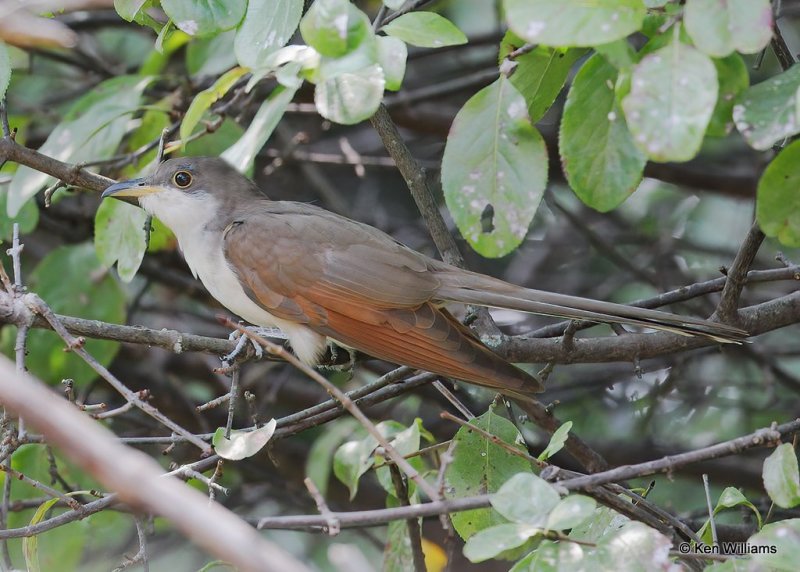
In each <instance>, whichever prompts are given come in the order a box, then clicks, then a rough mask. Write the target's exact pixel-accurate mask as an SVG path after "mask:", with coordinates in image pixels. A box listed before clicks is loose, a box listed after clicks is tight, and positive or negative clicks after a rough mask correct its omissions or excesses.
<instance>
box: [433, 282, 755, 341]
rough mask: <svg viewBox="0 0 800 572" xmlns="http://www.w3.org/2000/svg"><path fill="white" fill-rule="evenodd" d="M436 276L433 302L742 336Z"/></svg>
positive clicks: (640, 312) (650, 313)
mask: <svg viewBox="0 0 800 572" xmlns="http://www.w3.org/2000/svg"><path fill="white" fill-rule="evenodd" d="M437 274H438V277H439V278H440V280H441V286H440V287H439V289H438V290H437V297H439V298H441V299H442V300H446V301H451V302H461V303H464V304H475V305H478V306H490V307H495V308H505V309H509V310H520V311H522V312H531V313H533V314H542V315H545V316H555V317H559V318H567V319H571V320H588V321H590V322H606V323H608V322H611V323H618V324H627V325H631V326H639V327H643V328H653V329H656V330H664V331H667V332H672V333H675V334H680V335H682V336H698V335H699V336H705V337H707V338H711V339H712V340H715V341H717V342H721V343H741V342H742V340H744V339H745V338H747V336H748V333H747V332H746V331H744V330H742V329H740V328H737V327H735V326H729V325H727V324H721V323H719V322H711V321H709V320H702V319H699V318H692V317H690V316H678V315H676V314H670V313H667V312H660V311H658V310H648V309H646V308H636V307H634V306H625V305H624V304H614V303H613V302H601V301H599V300H590V299H588V298H580V297H577V296H568V295H566V294H556V293H554V292H545V291H542V290H533V289H530V288H523V287H521V286H516V285H514V284H509V283H508V282H503V281H502V280H498V279H496V278H492V277H490V276H484V275H483V274H477V273H474V272H469V271H466V270H460V269H456V268H453V267H446V268H443V269H441V270H440V271H439V272H438V273H437Z"/></svg>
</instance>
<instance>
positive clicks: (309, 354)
mask: <svg viewBox="0 0 800 572" xmlns="http://www.w3.org/2000/svg"><path fill="white" fill-rule="evenodd" d="M102 197H103V198H107V197H114V198H118V199H122V200H126V201H129V202H130V201H138V204H139V206H140V207H142V208H143V209H144V210H145V211H147V212H148V213H149V214H150V215H153V216H155V217H157V218H158V219H159V220H160V221H162V222H163V223H164V224H165V225H166V226H167V227H169V228H170V230H172V232H173V234H174V235H175V237H176V238H177V241H178V244H179V247H180V249H181V250H182V252H183V255H184V258H185V260H186V263H187V264H188V266H189V268H190V270H191V271H192V273H193V274H194V276H195V277H196V278H199V279H200V281H201V282H202V283H203V285H204V286H205V287H206V289H207V290H208V292H209V293H210V294H211V296H212V297H214V298H215V299H216V300H217V301H218V302H220V303H221V304H222V305H223V306H225V307H226V308H227V309H228V310H230V311H231V312H233V313H234V314H236V315H238V316H239V317H240V318H242V319H243V320H245V321H247V322H249V323H251V324H253V325H255V326H262V327H278V328H280V329H281V330H282V331H283V332H284V334H285V335H286V336H287V339H288V341H289V344H290V345H291V348H292V350H293V352H294V353H295V355H296V356H297V357H298V358H299V359H300V360H301V361H303V362H305V363H306V364H309V365H315V364H317V363H318V361H319V360H320V358H321V356H322V355H323V354H324V353H325V351H326V349H327V347H328V342H329V340H331V341H334V342H335V343H337V344H340V345H342V346H344V347H346V348H351V349H355V350H358V351H361V352H363V353H366V354H368V355H370V356H372V357H375V358H379V359H383V360H386V361H389V362H393V363H399V364H403V365H407V366H411V367H413V368H415V369H421V370H426V371H430V372H433V373H436V374H438V375H441V376H444V377H448V378H454V379H457V380H461V381H465V382H468V383H472V384H476V385H480V386H483V387H487V388H490V389H493V390H495V391H499V392H501V393H505V394H508V395H511V396H530V395H531V394H535V393H538V392H541V391H543V390H544V387H543V385H542V383H541V381H540V380H539V379H538V378H537V377H536V376H535V375H533V374H529V373H527V372H525V371H524V370H522V369H521V368H518V367H517V366H515V365H513V364H511V363H509V362H508V361H506V360H505V359H504V358H502V357H501V356H499V355H498V354H496V353H494V352H493V351H492V350H491V349H489V348H488V347H487V346H485V345H484V344H483V343H482V342H481V341H480V340H479V339H478V337H477V336H476V335H475V334H474V333H473V332H472V331H471V330H470V329H469V328H467V327H466V326H464V325H463V324H462V323H461V322H459V321H458V320H457V319H456V318H455V317H454V316H453V315H452V314H451V313H450V312H449V311H448V310H447V308H446V307H445V305H446V304H448V303H453V302H456V303H461V304H470V305H477V306H487V307H494V308H506V309H512V310H518V311H522V312H530V313H535V314H543V315H547V316H556V317H560V318H567V319H572V320H588V321H591V322H606V323H619V324H625V325H631V326H638V327H644V328H653V329H656V330H666V331H668V332H673V333H676V334H681V335H689V336H695V335H699V336H704V337H706V338H710V339H712V340H714V341H717V342H723V343H724V342H734V343H735V342H740V341H742V340H743V339H745V338H746V337H747V335H748V334H747V332H745V331H744V330H741V329H739V328H737V327H734V326H731V325H727V324H723V323H718V322H712V321H709V320H703V319H699V318H694V317H688V316H679V315H675V314H670V313H667V312H662V311H657V310H649V309H644V308H636V307H632V306H626V305H623V304H615V303H611V302H604V301H598V300H591V299H588V298H581V297H577V296H570V295H566V294H559V293H554V292H547V291H542V290H534V289H530V288H525V287H522V286H517V285H515V284H511V283H508V282H505V281H503V280H500V279H498V278H494V277H491V276H487V275H484V274H479V273H476V272H471V271H469V270H465V269H462V268H458V267H456V266H453V265H450V264H447V263H445V262H442V261H439V260H436V259H434V258H431V257H429V256H426V255H424V254H422V253H420V252H417V251H415V250H413V249H411V248H409V247H407V246H405V245H403V244H402V243H400V242H398V241H397V240H395V239H394V238H392V237H391V236H390V235H388V234H386V233H384V232H383V231H381V230H378V229H376V228H374V227H372V226H369V225H367V224H364V223H360V222H357V221H354V220H351V219H349V218H346V217H344V216H341V215H338V214H335V213H332V212H330V211H327V210H325V209H323V208H321V207H318V206H315V205H312V204H307V203H302V202H294V201H273V200H270V199H269V198H268V197H267V195H266V194H265V193H263V192H262V191H261V190H260V189H259V187H258V186H256V184H255V183H254V182H253V181H251V180H250V179H248V178H247V177H245V176H243V175H242V174H240V173H239V172H238V171H237V170H236V169H234V168H233V167H232V166H230V165H229V164H228V163H226V162H225V161H224V160H223V159H221V158H218V157H178V158H171V159H168V160H166V161H163V162H162V163H160V164H159V165H158V167H157V168H156V170H155V171H154V172H153V174H152V175H150V176H148V177H144V178H138V179H132V180H127V181H122V182H118V183H116V184H112V185H111V186H109V187H108V188H107V189H106V190H105V191H104V192H103V193H102Z"/></svg>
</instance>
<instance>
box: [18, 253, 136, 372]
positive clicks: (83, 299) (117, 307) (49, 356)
mask: <svg viewBox="0 0 800 572" xmlns="http://www.w3.org/2000/svg"><path fill="white" fill-rule="evenodd" d="M28 287H29V289H30V291H31V292H36V293H37V294H38V295H39V296H41V298H42V299H43V300H44V301H45V302H47V303H48V304H49V305H50V307H51V308H52V309H53V311H54V312H55V313H57V314H65V315H68V316H76V317H80V318H86V319H90V320H101V321H103V322H110V323H115V324H118V323H121V322H124V320H125V293H124V292H123V291H122V289H121V288H120V287H119V284H117V282H116V281H115V280H114V279H113V278H112V277H111V276H109V274H108V272H107V271H106V270H105V269H104V268H103V266H102V265H101V264H100V261H99V260H98V259H97V255H96V254H95V250H94V246H93V245H92V244H90V243H83V244H78V245H74V246H61V247H58V248H55V249H53V250H51V251H50V252H49V253H48V255H47V256H45V257H44V258H43V259H42V260H41V262H39V264H38V266H37V267H36V268H35V269H34V270H33V272H31V275H30V277H29V279H28ZM13 347H14V332H13V328H10V327H6V328H4V329H3V349H4V352H5V353H6V354H7V355H13ZM84 347H85V349H86V351H87V352H89V353H90V354H92V356H94V357H95V359H96V360H97V361H98V362H99V363H100V364H101V365H103V366H108V365H109V364H110V363H111V360H112V359H113V358H114V356H115V355H116V353H117V350H119V343H118V342H111V341H107V340H97V339H91V338H89V339H87V340H86V343H85V345H84ZM27 365H28V368H29V369H30V370H31V373H33V374H34V375H35V376H37V377H39V378H40V379H43V380H45V381H48V382H52V383H58V382H60V381H61V380H62V379H65V378H72V379H74V380H75V381H76V383H78V384H82V383H83V382H88V381H89V380H91V379H94V378H95V375H96V374H95V373H94V371H93V370H92V369H91V368H90V367H89V366H88V365H86V363H85V362H84V361H83V360H82V359H81V358H80V357H78V356H76V355H75V354H74V353H72V352H66V351H64V341H63V340H62V339H61V338H60V337H58V336H57V335H56V334H55V333H53V332H50V331H44V330H34V331H31V332H30V333H29V334H28V360H27Z"/></svg>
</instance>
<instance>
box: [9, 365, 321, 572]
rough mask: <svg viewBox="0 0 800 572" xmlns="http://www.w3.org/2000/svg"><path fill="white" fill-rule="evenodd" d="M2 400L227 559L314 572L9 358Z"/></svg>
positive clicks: (103, 478) (258, 570)
mask: <svg viewBox="0 0 800 572" xmlns="http://www.w3.org/2000/svg"><path fill="white" fill-rule="evenodd" d="M0 401H2V402H3V404H4V405H5V406H6V407H8V408H9V409H10V410H12V411H14V412H15V413H16V414H17V415H20V416H24V417H25V418H26V419H27V420H28V421H29V422H30V423H31V424H32V425H33V426H34V427H36V428H37V429H38V430H39V431H41V432H42V433H43V434H44V435H45V436H46V438H47V440H48V442H50V443H52V444H53V445H55V446H57V447H59V448H60V449H61V450H62V451H63V453H64V454H65V455H66V456H67V457H68V458H69V459H70V460H71V461H72V462H73V463H75V464H76V465H78V466H80V467H83V468H84V470H86V471H87V472H88V473H89V474H91V475H92V476H93V477H94V478H95V479H97V480H98V481H99V482H100V483H102V484H103V486H105V487H108V488H109V489H111V490H115V491H117V492H118V493H119V498H120V500H122V501H123V502H126V503H128V504H131V505H132V506H135V507H137V508H139V509H141V510H143V511H145V512H152V513H154V514H158V515H161V516H163V517H165V518H167V519H169V520H170V521H172V522H173V523H174V524H175V525H176V526H177V527H178V528H179V529H180V530H182V531H183V532H184V533H185V534H186V535H187V536H188V537H189V538H191V539H192V540H194V541H195V542H197V543H198V544H199V545H201V546H203V547H204V548H205V549H207V550H208V551H209V552H211V553H213V554H215V555H217V556H218V557H219V558H222V559H224V560H227V561H229V562H231V563H232V564H234V565H235V566H236V567H238V568H240V569H242V570H249V571H253V572H262V571H272V570H275V571H281V572H288V571H296V572H301V571H302V572H306V571H307V570H308V568H307V567H306V566H305V565H303V564H302V563H300V562H298V561H297V560H295V559H294V557H292V556H290V555H289V554H288V553H286V552H285V551H284V550H283V549H282V548H280V547H279V546H277V545H275V544H272V543H270V542H267V541H266V540H264V539H262V538H261V537H260V536H259V535H258V534H256V533H255V532H254V531H253V529H252V528H251V527H250V526H248V525H246V524H245V523H244V522H243V521H242V520H241V519H239V518H238V517H237V516H235V515H233V514H232V513H231V512H229V511H228V510H227V509H225V508H223V507H222V506H220V505H218V504H209V503H208V499H207V498H206V497H205V496H204V495H202V494H201V493H199V492H198V491H195V490H193V489H192V488H191V487H187V486H186V485H184V484H183V483H182V482H180V481H178V480H177V479H174V478H168V477H164V476H163V475H162V469H161V467H160V466H159V465H158V463H156V462H155V461H154V460H153V459H151V458H150V457H148V456H147V455H145V454H144V453H141V452H139V451H136V450H133V449H130V448H129V447H126V446H124V445H122V444H120V443H119V442H118V441H117V437H116V435H114V434H113V433H111V431H109V430H107V429H105V428H103V427H101V426H100V425H99V424H98V423H96V422H94V421H91V420H90V419H88V418H87V417H86V416H85V415H83V414H82V413H80V412H78V411H76V410H75V409H74V407H73V406H71V405H70V404H68V403H66V402H65V401H64V400H63V399H61V398H59V397H57V396H56V395H54V394H53V392H51V391H49V390H48V389H47V388H46V387H45V386H44V385H43V384H42V383H41V382H40V381H38V380H37V379H35V378H33V377H32V376H30V375H25V376H22V375H19V374H18V373H17V372H16V371H15V369H14V365H13V363H11V362H10V361H9V360H8V359H7V358H5V357H2V358H0ZM103 500H106V499H103ZM40 524H41V523H40ZM3 532H4V533H8V532H11V531H3Z"/></svg>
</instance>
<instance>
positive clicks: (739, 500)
mask: <svg viewBox="0 0 800 572" xmlns="http://www.w3.org/2000/svg"><path fill="white" fill-rule="evenodd" d="M736 506H746V507H747V508H749V509H750V510H752V511H753V513H754V514H755V515H756V520H757V521H758V528H759V529H760V528H761V526H762V522H761V513H760V512H758V509H757V508H756V507H755V505H754V504H753V503H751V502H750V501H749V500H747V497H745V496H744V495H743V494H742V493H741V491H739V490H738V489H735V488H733V487H726V488H725V490H724V491H722V494H721V495H719V500H718V501H717V506H716V507H715V508H714V514H716V513H717V512H718V511H720V510H723V509H726V508H733V507H736Z"/></svg>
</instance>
